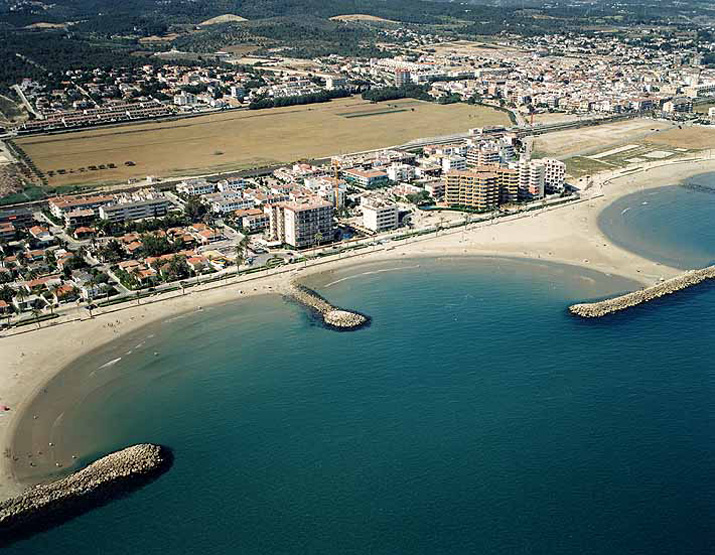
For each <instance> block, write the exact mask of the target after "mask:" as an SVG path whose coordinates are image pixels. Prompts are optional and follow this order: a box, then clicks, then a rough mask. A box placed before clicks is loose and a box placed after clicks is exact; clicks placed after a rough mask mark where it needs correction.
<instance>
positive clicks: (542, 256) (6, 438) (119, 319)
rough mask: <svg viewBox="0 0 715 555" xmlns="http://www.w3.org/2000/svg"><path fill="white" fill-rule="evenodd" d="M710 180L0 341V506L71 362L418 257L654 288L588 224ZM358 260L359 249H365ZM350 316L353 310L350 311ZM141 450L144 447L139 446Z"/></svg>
mask: <svg viewBox="0 0 715 555" xmlns="http://www.w3.org/2000/svg"><path fill="white" fill-rule="evenodd" d="M712 171H715V160H706V161H696V162H680V163H671V164H665V165H662V166H658V167H654V168H651V169H647V170H645V171H641V172H638V173H635V172H634V173H628V174H625V175H622V176H616V177H611V178H609V177H608V175H603V176H597V178H596V181H595V182H594V185H593V186H592V188H591V189H590V190H589V191H586V195H589V194H590V198H588V197H586V198H585V199H584V200H581V201H579V202H576V203H569V204H566V205H564V206H562V207H556V208H551V209H549V210H547V211H543V212H538V213H533V214H531V215H529V216H526V217H522V218H519V219H514V220H511V221H499V222H497V223H494V224H491V225H490V224H488V223H475V224H471V225H470V226H469V229H458V230H451V231H444V232H442V234H440V235H438V236H430V237H429V238H426V239H424V238H423V239H420V240H418V241H412V242H410V241H409V240H408V241H407V242H406V243H403V242H399V243H398V242H395V243H394V244H390V245H389V246H388V247H387V248H384V249H382V250H377V251H374V252H373V251H369V252H363V251H361V252H360V254H357V255H354V256H351V257H349V258H343V259H337V260H331V261H329V262H322V261H318V263H317V264H313V265H309V266H307V267H305V268H299V267H296V268H291V269H290V270H286V271H284V272H283V273H280V274H274V275H268V276H259V277H252V278H251V279H250V280H244V281H241V282H235V283H231V284H230V285H221V286H218V287H216V286H213V287H212V286H208V287H206V286H204V287H198V288H196V289H195V290H192V291H191V292H187V294H185V295H182V294H180V293H179V294H167V295H166V296H163V297H161V298H157V299H156V300H152V301H146V302H144V303H142V304H138V305H131V306H124V307H122V308H120V309H117V308H114V309H113V310H112V309H109V310H103V311H97V312H96V313H95V315H94V318H91V319H90V318H88V317H86V318H84V319H81V320H74V321H71V322H67V323H63V324H61V325H55V326H47V327H45V328H42V329H39V330H33V331H25V332H23V333H18V334H15V335H10V336H7V337H3V338H0V360H2V361H3V365H2V367H1V368H0V376H2V378H3V382H2V383H3V388H2V390H0V403H3V404H5V405H8V406H9V407H11V411H10V412H6V413H4V414H3V418H0V442H2V446H3V450H4V454H5V456H4V457H3V458H2V463H0V499H6V498H8V497H11V496H13V495H16V494H18V493H20V492H21V491H22V490H23V489H24V486H25V485H26V484H20V483H19V482H18V481H17V480H16V479H15V474H14V471H13V460H12V458H11V457H9V456H8V449H9V450H10V451H11V452H15V450H14V449H13V447H14V445H15V439H16V438H15V431H16V430H17V428H18V426H19V423H20V422H22V421H24V420H25V419H27V418H31V416H30V415H26V414H24V412H25V411H24V410H23V409H24V407H25V406H26V405H27V404H28V402H29V401H30V400H31V399H33V398H34V397H35V396H36V395H37V394H38V393H39V392H40V391H41V390H42V388H43V387H44V385H45V384H47V383H48V382H49V381H50V380H51V379H52V378H53V377H54V376H56V375H57V374H59V373H60V372H61V371H62V370H63V369H64V368H66V367H68V366H69V365H70V364H71V363H72V362H73V361H75V360H76V359H78V358H79V357H80V356H83V355H86V354H89V353H91V352H92V351H94V350H96V349H99V348H101V347H103V346H105V345H106V344H108V343H110V342H111V341H113V340H115V339H117V338H119V337H122V336H125V335H126V334H129V333H131V332H134V331H137V330H139V329H141V328H143V327H144V326H147V325H149V324H153V323H157V322H160V321H162V320H165V319H168V318H172V317H176V316H179V315H181V314H184V313H187V312H191V311H195V310H197V309H199V308H200V307H204V306H210V305H215V304H223V303H225V302H228V301H234V300H237V299H241V298H247V297H254V296H257V295H263V294H280V293H281V292H282V291H283V290H284V289H285V287H286V285H287V283H288V282H289V281H291V280H293V279H295V278H299V279H300V278H302V277H304V276H308V275H311V274H316V273H322V272H326V271H330V270H332V269H336V268H341V269H344V268H349V267H357V266H359V265H361V264H363V263H366V262H369V263H374V262H383V261H389V260H395V259H398V260H405V259H410V258H411V259H416V258H417V259H418V258H425V257H432V258H440V257H457V256H459V257H463V256H470V257H471V256H477V257H485V256H486V257H497V258H512V259H514V258H515V259H529V260H538V261H542V262H556V263H560V264H566V265H569V266H577V267H578V266H580V267H585V268H589V269H591V270H595V271H598V272H600V273H602V274H604V275H605V276H609V275H615V276H619V277H623V278H626V279H630V280H633V281H636V282H638V283H639V284H640V285H644V286H645V285H652V284H653V283H656V282H657V281H659V280H660V278H664V279H668V278H671V277H674V276H676V275H678V274H680V273H682V270H680V269H677V268H672V267H668V266H664V265H662V264H659V263H657V262H654V261H650V260H647V259H645V258H643V257H641V256H639V255H637V254H635V253H632V252H629V251H626V250H625V249H623V248H621V247H618V246H616V245H614V244H612V243H611V242H610V240H609V239H608V238H607V237H606V236H605V235H604V234H603V233H602V232H601V231H600V229H599V228H598V216H599V214H600V213H601V211H602V210H603V209H604V208H605V207H606V206H608V205H609V204H610V203H612V202H613V201H615V200H617V199H618V198H621V197H623V196H626V195H628V194H631V193H634V192H637V191H640V190H644V189H650V188H656V187H662V186H666V185H675V184H677V183H678V182H681V181H682V180H684V179H686V178H687V177H690V176H692V175H696V174H701V173H707V172H712ZM365 251H368V249H365ZM357 308H359V307H357ZM147 440H151V438H147Z"/></svg>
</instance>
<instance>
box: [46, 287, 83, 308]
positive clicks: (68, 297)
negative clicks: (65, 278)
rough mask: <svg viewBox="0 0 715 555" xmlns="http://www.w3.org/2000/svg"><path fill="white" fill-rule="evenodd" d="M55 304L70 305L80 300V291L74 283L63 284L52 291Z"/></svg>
mask: <svg viewBox="0 0 715 555" xmlns="http://www.w3.org/2000/svg"><path fill="white" fill-rule="evenodd" d="M52 298H53V299H54V301H55V303H57V304H59V303H69V302H72V301H76V300H77V299H78V298H79V290H78V289H77V288H76V287H75V286H74V284H72V283H63V284H62V285H60V286H59V287H56V288H55V289H54V290H53V291H52Z"/></svg>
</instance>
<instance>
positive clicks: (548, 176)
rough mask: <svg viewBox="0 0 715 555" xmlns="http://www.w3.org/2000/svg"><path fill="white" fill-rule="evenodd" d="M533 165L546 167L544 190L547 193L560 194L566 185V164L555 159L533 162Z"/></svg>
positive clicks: (541, 159)
mask: <svg viewBox="0 0 715 555" xmlns="http://www.w3.org/2000/svg"><path fill="white" fill-rule="evenodd" d="M531 163H532V164H541V165H543V166H544V189H545V190H546V192H547V193H560V192H561V191H563V190H564V186H565V185H566V164H565V163H563V162H562V161H561V160H556V159H554V158H540V159H539V160H532V162H531Z"/></svg>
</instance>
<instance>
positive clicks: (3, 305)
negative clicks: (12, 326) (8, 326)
mask: <svg viewBox="0 0 715 555" xmlns="http://www.w3.org/2000/svg"><path fill="white" fill-rule="evenodd" d="M10 312H12V307H11V306H10V305H9V304H8V303H7V302H5V301H3V300H2V299H0V314H9V313H10Z"/></svg>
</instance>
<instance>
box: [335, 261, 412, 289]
mask: <svg viewBox="0 0 715 555" xmlns="http://www.w3.org/2000/svg"><path fill="white" fill-rule="evenodd" d="M419 267H420V265H419V264H417V265H415V266H400V267H399V268H385V269H384V270H373V271H372V272H363V273H361V274H356V275H354V276H348V277H344V278H342V279H338V280H335V281H331V282H330V283H328V284H327V285H326V286H325V287H330V286H331V285H335V284H337V283H340V282H343V281H347V280H349V279H355V278H358V277H360V276H371V275H373V274H382V273H384V272H396V271H398V270H414V269H415V268H419Z"/></svg>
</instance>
